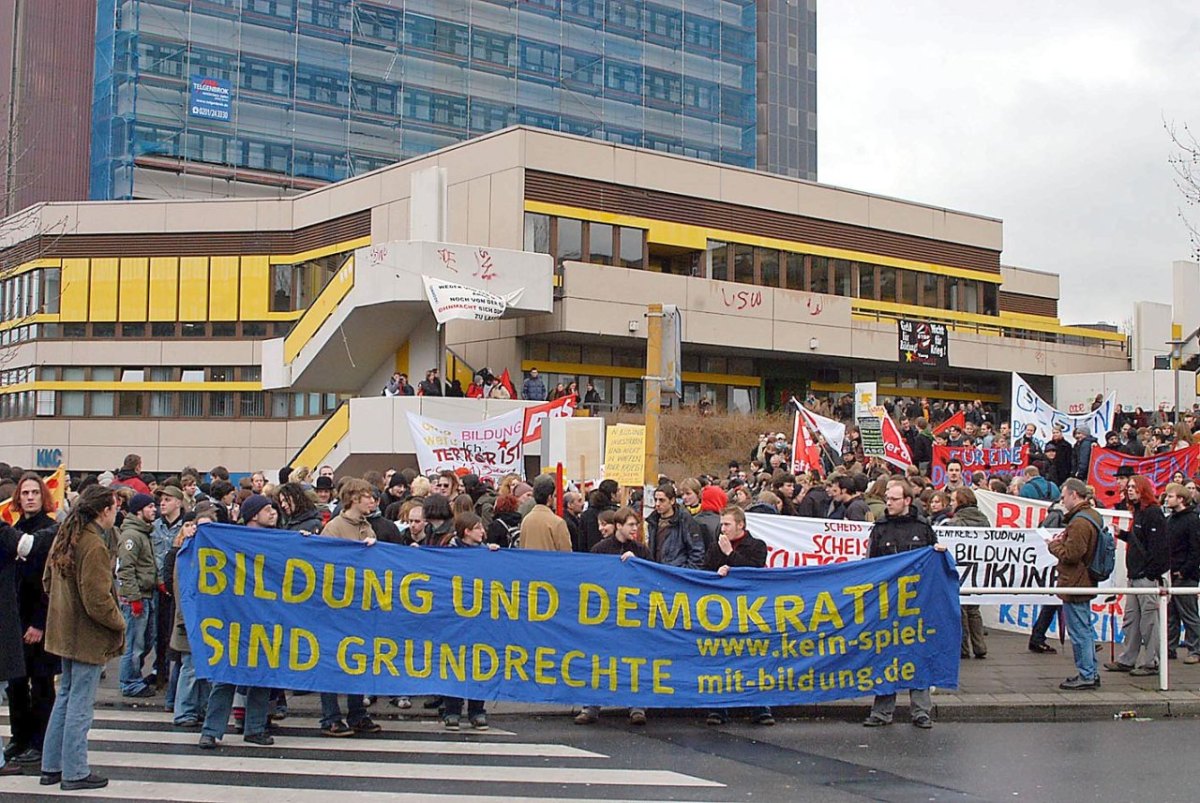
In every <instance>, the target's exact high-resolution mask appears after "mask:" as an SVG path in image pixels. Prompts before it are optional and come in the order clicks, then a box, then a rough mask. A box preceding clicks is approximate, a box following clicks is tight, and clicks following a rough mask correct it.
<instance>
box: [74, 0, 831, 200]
mask: <svg viewBox="0 0 1200 803" xmlns="http://www.w3.org/2000/svg"><path fill="white" fill-rule="evenodd" d="M96 20H97V23H96V47H95V56H96V58H95V91H94V103H93V113H92V122H91V140H92V151H91V154H92V155H91V170H90V195H89V197H91V198H93V199H124V198H172V197H173V198H181V197H230V196H259V197H262V196H270V195H279V194H283V193H289V192H294V191H299V190H305V189H312V188H314V187H317V186H320V185H321V184H324V183H328V182H331V181H339V180H342V179H345V178H348V177H352V176H357V175H362V174H364V173H367V172H369V171H371V170H374V169H376V168H379V167H382V166H384V165H388V164H392V163H394V162H397V161H401V160H404V159H408V158H411V157H414V156H419V155H421V154H425V153H429V152H431V151H434V150H437V149H439V148H443V147H446V146H448V145H451V144H453V143H455V142H459V141H462V140H465V139H469V138H471V137H474V136H478V135H480V134H484V133H487V132H490V131H496V130H498V129H502V128H505V127H508V126H511V125H525V126H536V127H541V128H546V129H550V130H555V131H563V132H567V133H571V134H577V135H581V136H586V137H593V138H596V139H599V140H604V141H608V142H614V143H619V144H624V145H631V146H636V147H644V148H648V149H651V150H658V151H662V152H665V153H673V154H681V155H686V156H692V157H696V158H700V159H708V160H712V161H716V162H721V163H724V164H731V165H738V166H742V167H757V168H759V169H763V170H767V171H771V172H778V173H781V174H784V175H790V176H796V177H801V178H808V179H815V178H816V165H817V161H816V59H815V54H816V4H815V0H807V2H799V3H798V2H793V1H792V0H765V1H764V2H754V0H688V2H687V3H684V2H683V1H682V0H654V1H651V0H520V2H513V0H372V1H371V2H367V1H366V0H99V3H98V10H97V17H96Z"/></svg>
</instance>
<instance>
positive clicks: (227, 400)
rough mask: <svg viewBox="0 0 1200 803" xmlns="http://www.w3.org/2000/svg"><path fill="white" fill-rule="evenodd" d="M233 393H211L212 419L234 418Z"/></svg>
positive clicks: (209, 403) (209, 396)
mask: <svg viewBox="0 0 1200 803" xmlns="http://www.w3.org/2000/svg"><path fill="white" fill-rule="evenodd" d="M233 397H234V394H233V393H229V392H221V393H209V394H208V415H209V417H210V418H231V417H232V416H233Z"/></svg>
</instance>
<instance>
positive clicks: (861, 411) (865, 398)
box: [854, 382, 879, 418]
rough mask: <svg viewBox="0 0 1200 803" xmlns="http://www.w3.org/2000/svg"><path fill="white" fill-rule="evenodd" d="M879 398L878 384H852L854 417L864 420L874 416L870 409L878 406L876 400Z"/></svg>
mask: <svg viewBox="0 0 1200 803" xmlns="http://www.w3.org/2000/svg"><path fill="white" fill-rule="evenodd" d="M878 396H879V383H878V382H855V383H854V417H855V418H866V417H867V416H870V415H874V413H872V412H871V408H872V407H875V406H876V405H878V404H879V402H878V401H877V398H878Z"/></svg>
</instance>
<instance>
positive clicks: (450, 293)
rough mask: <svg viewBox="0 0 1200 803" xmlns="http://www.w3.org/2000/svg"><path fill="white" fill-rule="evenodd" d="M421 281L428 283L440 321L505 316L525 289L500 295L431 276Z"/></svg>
mask: <svg viewBox="0 0 1200 803" xmlns="http://www.w3.org/2000/svg"><path fill="white" fill-rule="evenodd" d="M421 281H423V282H424V283H425V298H426V299H427V300H428V301H429V307H430V308H431V309H432V310H433V317H434V320H436V321H437V322H438V323H439V324H442V323H445V322H446V321H453V320H464V321H491V320H495V319H496V318H499V317H502V316H503V315H504V311H505V310H506V309H508V307H509V305H510V304H515V303H517V302H518V301H519V300H520V299H521V295H522V294H523V293H524V292H525V291H524V289H521V290H515V291H513V292H511V293H507V294H506V295H503V296H498V295H494V294H492V293H489V292H487V291H486V290H476V289H475V288H474V287H467V286H466V285H465V284H458V283H456V282H447V281H445V280H443V279H434V278H433V277H431V276H422V277H421Z"/></svg>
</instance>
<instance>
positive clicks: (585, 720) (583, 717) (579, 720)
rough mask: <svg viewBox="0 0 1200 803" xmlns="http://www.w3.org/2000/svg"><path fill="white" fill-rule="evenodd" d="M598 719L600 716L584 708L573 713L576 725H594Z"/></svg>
mask: <svg viewBox="0 0 1200 803" xmlns="http://www.w3.org/2000/svg"><path fill="white" fill-rule="evenodd" d="M599 721H600V717H599V716H597V715H596V714H593V713H592V712H591V711H588V710H587V709H586V708H585V709H583V710H582V711H580V712H579V713H578V714H576V715H575V724H576V725H595V724H596V723H597V722H599Z"/></svg>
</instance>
